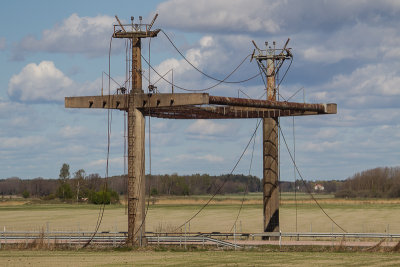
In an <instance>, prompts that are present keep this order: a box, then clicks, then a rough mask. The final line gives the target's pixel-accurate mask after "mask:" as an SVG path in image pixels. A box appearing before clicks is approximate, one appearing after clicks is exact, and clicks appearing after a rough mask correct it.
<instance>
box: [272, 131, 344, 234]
mask: <svg viewBox="0 0 400 267" xmlns="http://www.w3.org/2000/svg"><path fill="white" fill-rule="evenodd" d="M278 127H279V131H280V132H281V134H282V138H283V141H284V142H285V145H286V149H287V151H288V153H289V156H290V158H291V159H292V162H293V164H294V166H295V168H296V171H297V173H298V174H299V176H300V178H301V181H302V182H303V184H304V187H305V188H306V190H307V193H308V194H309V195H310V196H311V198H312V199H313V200H314V202H315V204H317V206H318V207H319V208H320V209H321V211H322V212H323V213H324V214H325V215H326V216H327V217H328V218H329V219H330V220H331V221H332V222H333V223H334V224H335V225H336V226H337V227H339V228H340V229H341V230H342V231H343V232H345V233H347V231H346V230H345V229H343V227H341V226H340V225H339V224H338V223H337V222H336V221H335V220H334V219H333V218H332V217H331V216H329V214H328V213H327V212H326V211H325V210H324V209H323V208H322V206H321V205H320V204H319V202H318V201H317V199H316V198H315V197H314V195H313V194H312V193H311V190H310V188H309V187H308V185H307V183H306V182H305V180H304V178H303V176H302V175H301V173H300V170H299V168H298V166H297V164H296V162H295V160H294V158H293V155H292V153H291V152H290V149H289V146H288V144H287V142H286V138H285V135H284V134H283V131H282V128H281V126H280V125H278Z"/></svg>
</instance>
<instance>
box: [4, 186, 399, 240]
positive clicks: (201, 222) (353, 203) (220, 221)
mask: <svg viewBox="0 0 400 267" xmlns="http://www.w3.org/2000/svg"><path fill="white" fill-rule="evenodd" d="M317 196H318V201H319V203H320V204H321V206H322V207H323V208H324V209H325V211H326V212H327V213H328V214H329V215H330V216H331V217H332V218H333V219H334V220H335V221H336V222H337V223H338V224H339V225H341V226H342V227H343V228H345V229H346V230H347V231H348V232H380V233H383V232H386V231H387V230H388V229H389V231H390V232H393V233H400V223H399V222H400V213H399V212H398V209H399V206H400V200H399V199H390V200H389V199H334V198H333V197H332V196H331V195H317ZM208 198H209V196H191V197H159V198H157V199H155V200H154V201H150V205H149V208H148V212H147V216H146V231H160V230H161V231H171V230H173V229H175V228H176V227H178V226H180V225H182V224H183V223H184V222H185V221H186V220H187V219H188V218H190V217H191V216H192V215H193V214H195V213H196V212H197V211H198V210H199V209H200V208H201V207H202V205H203V204H204V203H205V202H206V201H207V200H208ZM296 198H297V201H296V202H295V201H294V195H293V194H288V193H286V194H282V196H281V200H282V201H281V209H280V222H281V230H282V231H284V232H293V231H296V210H297V231H299V232H309V231H312V232H331V231H332V229H333V231H334V232H340V229H338V228H337V227H336V226H335V225H333V224H332V222H331V221H330V220H329V218H327V216H325V215H324V213H323V212H322V211H321V210H320V208H319V207H318V206H317V205H316V204H315V203H314V201H313V200H311V199H310V198H309V197H308V196H307V195H304V194H303V195H302V194H300V195H298V196H297V197H296ZM261 199H262V196H261V194H250V195H248V196H246V199H245V201H244V205H243V208H242V210H241V213H240V216H239V219H238V221H237V231H240V232H262V202H261V201H262V200H261ZM241 200H242V195H240V194H237V195H224V196H217V197H216V198H215V199H214V200H213V201H212V202H211V203H210V205H209V206H207V207H206V208H205V209H204V210H203V211H202V212H201V213H200V214H199V215H198V216H197V217H196V218H195V219H193V220H192V221H191V222H190V230H191V231H192V232H198V231H202V232H212V231H218V232H228V231H230V229H231V228H232V225H233V223H234V221H235V218H236V216H237V214H238V211H239V207H240V204H241ZM0 212H1V215H2V216H1V218H0V230H3V228H4V227H5V228H6V229H7V230H15V231H17V230H18V231H28V230H38V229H41V228H46V227H49V228H50V230H64V231H77V230H80V231H92V230H93V229H94V227H95V224H96V221H97V217H98V214H99V206H96V205H91V204H64V203H57V204H46V203H35V201H24V200H22V199H20V200H13V201H3V202H0ZM210 222H212V223H210ZM187 227H189V225H187ZM100 230H101V231H126V230H127V215H126V212H125V205H124V204H119V205H107V206H106V208H105V212H104V217H103V220H102V224H101V227H100Z"/></svg>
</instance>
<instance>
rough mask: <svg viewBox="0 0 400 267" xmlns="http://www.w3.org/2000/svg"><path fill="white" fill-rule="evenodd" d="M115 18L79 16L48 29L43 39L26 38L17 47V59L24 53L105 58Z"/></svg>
mask: <svg viewBox="0 0 400 267" xmlns="http://www.w3.org/2000/svg"><path fill="white" fill-rule="evenodd" d="M113 22H114V18H113V17H110V16H106V15H98V16H96V17H79V16H78V15H77V14H76V13H74V14H72V15H71V16H70V17H68V18H67V19H65V20H64V21H62V23H60V24H56V25H55V26H54V27H53V28H52V29H46V30H44V31H43V32H42V34H41V37H40V38H39V39H36V38H35V37H33V36H26V37H25V38H23V39H22V40H21V42H20V43H19V44H18V45H17V48H18V49H17V50H15V52H14V53H15V54H16V55H15V56H18V55H17V52H18V53H21V52H38V51H41V52H56V53H84V54H87V55H89V56H103V55H104V54H105V53H106V52H107V51H108V43H109V41H110V37H111V35H112V31H113V27H112V25H113Z"/></svg>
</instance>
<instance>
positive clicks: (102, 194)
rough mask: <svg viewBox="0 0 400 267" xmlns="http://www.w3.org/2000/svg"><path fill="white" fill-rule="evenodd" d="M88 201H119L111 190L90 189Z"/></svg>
mask: <svg viewBox="0 0 400 267" xmlns="http://www.w3.org/2000/svg"><path fill="white" fill-rule="evenodd" d="M89 202H90V203H93V204H111V203H112V204H115V203H119V195H118V193H117V192H115V191H112V190H108V191H104V190H100V191H97V192H95V191H91V192H90V193H89Z"/></svg>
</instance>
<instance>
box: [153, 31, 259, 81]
mask: <svg viewBox="0 0 400 267" xmlns="http://www.w3.org/2000/svg"><path fill="white" fill-rule="evenodd" d="M161 32H162V33H163V34H164V35H165V37H167V39H168V41H169V42H170V43H171V45H172V46H173V47H174V48H175V50H176V51H177V52H178V53H179V55H181V57H182V58H183V59H184V60H185V61H186V62H187V63H188V64H189V65H190V66H192V67H193V68H194V69H195V70H197V71H198V72H200V73H201V74H203V75H204V76H206V77H207V78H210V79H211V80H214V81H217V82H220V83H243V82H247V81H249V79H244V80H241V81H226V80H227V78H228V77H229V76H230V75H231V74H230V75H228V77H226V78H225V79H223V80H220V79H217V78H215V77H212V76H211V75H209V74H207V73H205V72H204V71H202V70H200V69H199V68H197V67H196V66H195V65H194V64H193V63H191V62H190V61H189V60H188V59H187V58H186V57H185V55H183V53H182V52H181V51H180V50H179V49H178V47H176V45H175V44H174V42H173V41H172V40H171V38H170V37H169V36H168V34H167V33H166V32H165V31H163V30H161ZM246 58H247V57H246ZM241 64H242V63H241ZM241 64H240V65H241ZM257 76H258V75H257ZM257 76H255V77H257Z"/></svg>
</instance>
